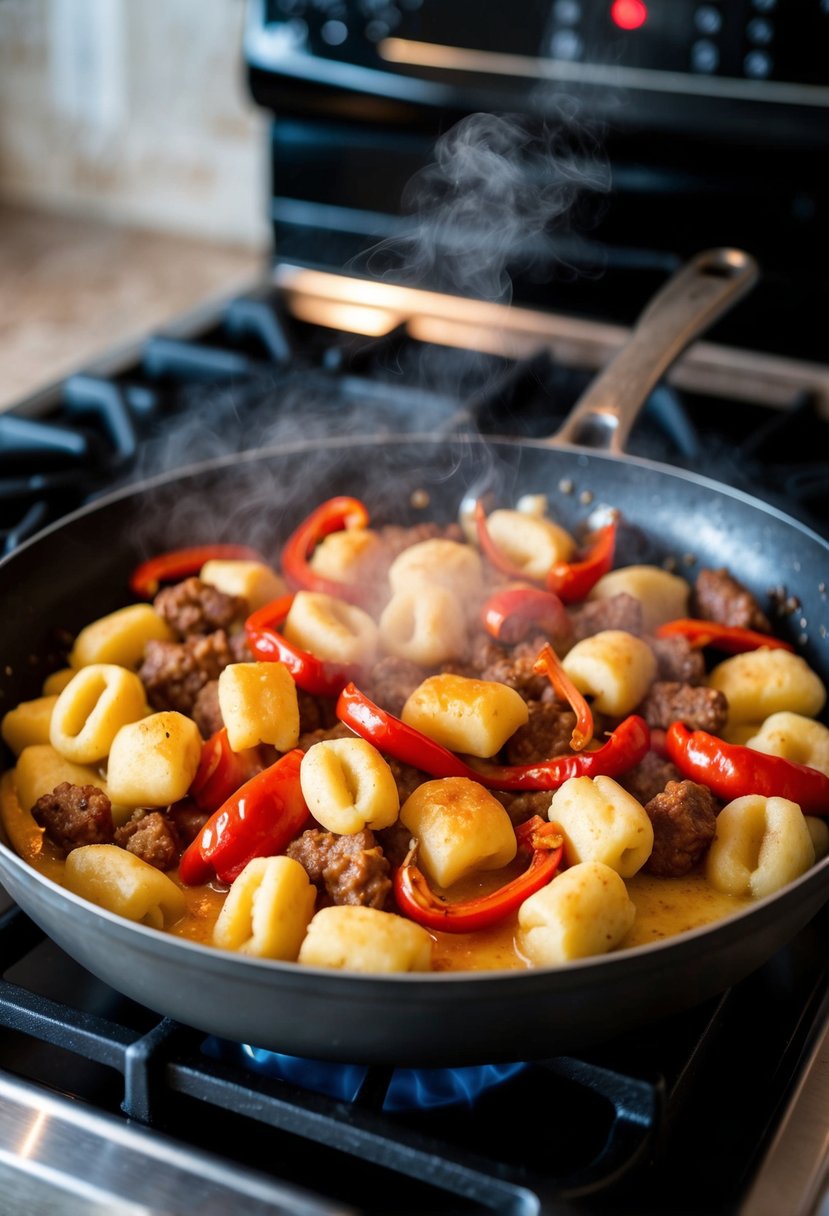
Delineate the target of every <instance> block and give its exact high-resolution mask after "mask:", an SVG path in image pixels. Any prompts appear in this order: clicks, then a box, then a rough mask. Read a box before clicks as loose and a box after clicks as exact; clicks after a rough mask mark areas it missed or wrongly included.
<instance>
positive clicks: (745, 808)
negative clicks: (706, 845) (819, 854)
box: [706, 794, 815, 899]
mask: <svg viewBox="0 0 829 1216" xmlns="http://www.w3.org/2000/svg"><path fill="white" fill-rule="evenodd" d="M814 860H815V846H814V844H813V843H812V836H811V833H810V831H809V827H808V825H807V823H806V819H805V817H804V816H803V814H802V813H801V810H800V807H799V806H798V805H797V803H796V802H790V801H789V800H788V799H787V798H763V797H761V796H760V795H758V794H748V795H747V796H746V797H744V798H736V799H735V800H734V801H733V802H729V803H728V805H727V806H724V807H723V809H722V810H721V811H720V813H719V815H718V816H717V833H716V836H715V837H714V840H713V842H712V844H711V848H710V849H709V851H708V860H707V864H706V874H707V877H708V881H709V882H710V883H711V885H712V886H713V887H716V889H717V890H718V891H724V892H725V893H726V894H728V895H746V894H751V895H752V896H753V897H754V898H755V899H761V898H762V897H763V896H764V895H771V894H772V893H773V892H774V891H778V890H780V888H781V887H784V886H785V885H786V884H787V883H789V882H792V881H793V880H794V879H795V878H798V877H799V876H800V875H801V874H803V873H804V872H805V871H806V870H808V868H809V866H811V865H812V864H813V863H814Z"/></svg>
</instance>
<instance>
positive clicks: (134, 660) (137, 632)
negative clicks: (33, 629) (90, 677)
mask: <svg viewBox="0 0 829 1216" xmlns="http://www.w3.org/2000/svg"><path fill="white" fill-rule="evenodd" d="M172 638H173V634H172V630H171V629H170V626H169V625H168V624H167V622H166V621H164V620H162V618H161V617H160V616H159V615H158V613H157V612H156V611H155V610H154V609H153V608H151V607H150V605H149V604H129V605H128V606H127V607H126V608H119V609H118V610H117V611H116V612H110V613H109V614H108V615H107V616H102V617H99V618H98V620H97V621H93V622H92V624H91V625H87V626H86V628H85V629H82V630H81V631H80V633H79V634H78V636H77V637H76V638H75V644H74V646H73V647H72V649H71V651H70V652H69V666H70V667H73V668H78V667H88V666H89V665H90V663H115V664H117V665H118V666H119V667H129V668H131V669H134V668H136V667H138V664H139V663H140V662H141V657H142V655H143V654H144V648H145V647H146V645H147V643H148V642H150V641H155V642H169V641H172Z"/></svg>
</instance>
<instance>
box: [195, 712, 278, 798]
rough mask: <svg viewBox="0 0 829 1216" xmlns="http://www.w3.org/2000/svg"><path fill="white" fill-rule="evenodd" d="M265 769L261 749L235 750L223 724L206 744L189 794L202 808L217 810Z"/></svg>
mask: <svg viewBox="0 0 829 1216" xmlns="http://www.w3.org/2000/svg"><path fill="white" fill-rule="evenodd" d="M262 768H263V765H262V761H261V758H260V754H259V751H258V749H257V748H255V747H250V748H245V750H244V751H240V752H234V751H233V750H232V748H231V746H230V742H229V741H228V737H227V728H226V727H224V726H223V727H222V728H221V730H217V731H216V733H215V734H213V735H211V736H210V738H209V739H207V740H206V741H205V743H204V744H203V745H202V750H201V759H200V760H199V767H198V768H197V769H196V775H195V777H194V778H193V781H192V784H191V785H190V789H189V791H188V792H189V795H190V797H191V798H192V799H193V801H194V802H195V803H196V805H197V806H198V807H200V808H201V810H203V811H215V810H216V809H217V807H220V806H221V805H222V803H223V802H225V801H226V800H227V799H228V798H229V797H230V795H231V794H233V793H235V791H236V790H238V788H239V786H240V785H244V783H245V782H246V781H248V780H250V778H251V777H253V776H255V774H256V773H258V772H261V770H262Z"/></svg>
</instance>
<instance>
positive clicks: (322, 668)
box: [245, 595, 358, 697]
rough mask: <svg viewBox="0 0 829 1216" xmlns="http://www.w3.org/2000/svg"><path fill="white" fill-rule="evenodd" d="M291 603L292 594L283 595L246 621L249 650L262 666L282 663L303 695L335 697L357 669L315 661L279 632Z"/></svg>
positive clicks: (351, 666) (258, 609)
mask: <svg viewBox="0 0 829 1216" xmlns="http://www.w3.org/2000/svg"><path fill="white" fill-rule="evenodd" d="M293 601H294V597H293V596H292V595H282V596H280V597H279V599H276V600H271V602H270V603H269V604H264V605H263V606H262V607H261V608H257V610H256V612H253V613H251V615H250V616H249V617H248V619H247V620H246V621H245V634H246V635H247V640H248V647H249V649H250V651H251V653H252V654H253V655H254V657H255V658H257V659H259V660H260V661H261V662H263V663H284V664H285V666H286V667H287V668H288V671H290V673H291V675H292V676H293V677H294V682H295V683H296V685H297V687H299V688H301V689H303V690H304V691H305V692H309V693H311V694H312V695H313V696H316V697H336V696H337V695H338V694H339V692H340V690H341V689H342V688H343V687H344V686H345V685H346V684H348V683H349V681H351V680H353V679H354V678H355V677H356V676H357V675H358V668H357V667H356V666H354V664H350V663H330V662H327V661H326V660H324V659H318V658H317V657H316V655H313V654H310V653H309V651H307V650H302V649H301V648H300V647H299V646H295V645H294V644H293V642H289V641H288V639H287V638H286V637H284V636H283V635H282V634H281V633H279V631H278V626H280V625H281V624H282V623H283V622H284V620H285V618H286V617H287V615H288V612H289V611H290V607H291V604H292V603H293Z"/></svg>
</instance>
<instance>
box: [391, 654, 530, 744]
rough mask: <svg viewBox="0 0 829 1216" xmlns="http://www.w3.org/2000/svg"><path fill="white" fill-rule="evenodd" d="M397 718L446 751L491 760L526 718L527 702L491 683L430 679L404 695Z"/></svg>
mask: <svg viewBox="0 0 829 1216" xmlns="http://www.w3.org/2000/svg"><path fill="white" fill-rule="evenodd" d="M401 716H402V719H403V721H404V722H405V723H406V724H407V726H413V727H414V728H415V729H416V730H419V731H421V732H422V733H423V734H424V735H428V736H429V738H430V739H434V740H435V741H436V742H437V743H441V744H443V746H444V747H448V748H449V749H450V750H451V751H456V752H466V753H467V754H468V755H470V756H480V757H488V756H494V755H495V753H496V752H498V751H500V750H501V748H502V747H503V746H504V744H505V743H506V741H507V739H509V737H510V736H511V735H513V734H514V733H515V732H516V730H517V729H518V727H519V726H524V725H526V723H527V721H528V719H529V710H528V709H527V702H526V701H525V700H524V698H523V697H522V696H520V694H519V693H517V692H516V691H515V689H514V688H510V687H509V686H508V685H507V684H498V683H496V682H495V681H493V680H473V679H470V678H469V677H468V676H456V675H452V674H449V673H446V674H444V675H439V676H430V677H429V678H428V679H427V680H424V681H423V683H422V684H420V685H419V686H418V687H417V688H416V689H415V690H414V692H413V693H412V694H411V695H410V696H409V698H408V700H407V701H406V704H405V705H404V706H403V712H402V715H401Z"/></svg>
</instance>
